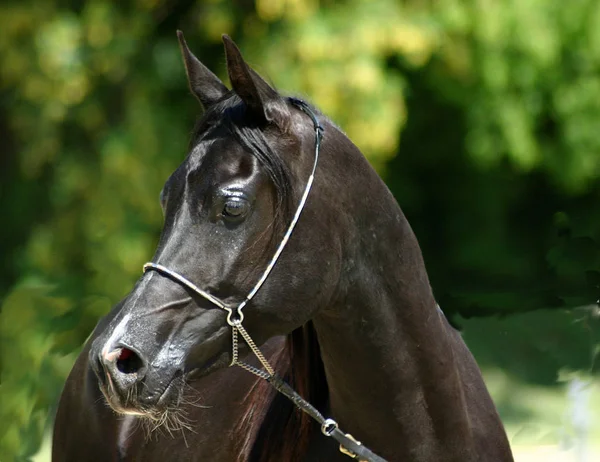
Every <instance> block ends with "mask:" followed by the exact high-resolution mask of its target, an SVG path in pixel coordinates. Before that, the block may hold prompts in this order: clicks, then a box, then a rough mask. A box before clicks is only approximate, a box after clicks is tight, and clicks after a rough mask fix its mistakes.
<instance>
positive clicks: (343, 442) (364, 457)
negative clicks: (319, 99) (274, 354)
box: [143, 98, 386, 462]
mask: <svg viewBox="0 0 600 462" xmlns="http://www.w3.org/2000/svg"><path fill="white" fill-rule="evenodd" d="M290 101H291V103H292V104H294V105H295V106H297V107H298V108H299V109H301V110H302V111H303V112H304V113H305V114H307V115H308V116H309V117H310V118H311V119H312V121H313V124H314V126H315V160H314V163H313V167H312V171H311V173H310V177H309V178H308V181H307V182H306V187H305V189H304V193H303V194H302V198H301V199H300V203H299V204H298V208H297V209H296V213H295V214H294V217H293V219H292V221H291V223H290V226H289V227H288V229H287V231H286V233H285V235H284V236H283V239H282V240H281V242H280V243H279V247H277V250H276V251H275V254H274V255H273V258H272V259H271V261H270V262H269V264H268V265H267V268H266V269H265V271H264V272H263V274H262V276H261V277H260V279H259V280H258V282H257V283H256V285H255V286H254V288H253V289H252V290H251V291H250V292H249V293H248V295H247V296H246V298H245V299H244V300H243V301H242V302H241V303H240V304H239V305H238V306H237V307H236V308H235V309H234V308H232V307H230V306H228V305H227V304H225V303H224V302H223V301H221V300H220V299H219V298H217V297H215V296H214V295H211V294H210V293H208V292H206V291H205V290H202V289H201V288H199V287H198V286H196V285H195V284H194V283H193V282H191V281H190V280H188V279H187V278H185V277H183V276H182V275H180V274H179V273H176V272H175V271H172V270H170V269H169V268H167V267H165V266H163V265H160V264H158V263H154V262H148V263H146V264H145V265H144V267H143V269H144V273H146V272H147V271H151V270H153V271H156V272H158V273H159V274H162V275H163V276H168V277H170V278H172V279H174V280H175V281H177V282H179V283H180V284H182V285H184V286H186V287H188V288H189V289H191V290H192V291H194V292H196V293H197V294H198V295H200V296H202V297H203V298H205V299H206V300H208V301H210V302H211V303H213V304H214V305H216V306H217V307H219V308H221V309H222V310H224V311H226V312H227V324H229V325H230V326H231V343H232V351H231V363H230V367H231V366H239V367H241V368H243V369H245V370H246V371H248V372H250V373H252V374H254V375H256V376H258V377H260V378H261V379H264V380H266V381H268V382H269V383H270V384H271V385H272V386H273V387H274V388H275V389H276V390H277V391H278V392H280V393H281V394H283V395H284V396H285V397H287V398H288V399H289V400H291V401H292V402H293V403H294V405H296V407H297V408H298V409H300V410H301V411H303V412H305V413H307V414H308V415H309V416H311V417H312V418H313V419H314V420H316V421H317V422H318V423H319V425H321V432H322V433H323V434H324V435H325V436H330V437H332V438H333V439H335V440H336V441H337V442H338V443H339V444H340V451H341V452H342V453H343V454H346V455H347V456H349V457H352V458H353V459H356V460H359V461H360V462H386V460H385V459H383V458H381V457H379V456H378V455H377V454H374V453H373V452H372V451H371V450H370V449H368V448H367V447H365V446H364V445H363V444H362V443H361V442H360V441H357V440H356V439H354V437H353V436H352V435H350V434H349V433H344V432H342V431H341V430H340V429H339V426H338V424H337V422H336V421H335V420H333V419H327V418H325V417H323V415H322V414H321V413H320V412H319V411H318V410H317V409H316V408H315V407H314V406H313V405H311V404H310V403H309V402H308V401H306V400H305V399H304V398H302V396H300V395H299V394H298V393H297V392H296V391H295V390H294V389H293V388H292V387H290V386H289V385H288V384H287V383H286V382H285V381H284V380H283V379H282V378H281V377H279V376H278V375H277V374H276V373H275V370H274V369H273V367H272V366H271V365H270V364H269V362H268V361H267V359H266V358H265V357H264V355H263V354H262V352H261V351H260V349H259V348H258V347H257V346H256V343H254V340H252V337H250V334H248V331H247V330H246V329H245V328H244V326H243V325H242V322H243V320H244V312H243V311H242V310H243V309H244V307H245V306H246V305H247V304H248V302H249V301H250V300H252V298H253V297H254V295H256V293H257V292H258V290H259V289H260V288H261V286H262V285H263V284H264V282H265V281H266V280H267V277H268V276H269V274H270V273H271V271H272V270H273V268H274V267H275V264H276V263H277V260H278V259H279V256H280V255H281V252H283V249H284V247H285V246H286V244H287V242H288V240H289V238H290V236H291V234H292V231H293V230H294V228H295V227H296V223H297V222H298V219H299V218H300V214H301V213H302V209H303V208H304V204H305V203H306V199H307V198H308V194H309V193H310V190H311V187H312V184H313V181H314V178H315V171H316V169H317V162H318V160H319V148H320V146H321V139H322V138H323V127H322V126H321V125H320V124H319V120H318V119H317V117H316V116H315V114H314V113H313V111H312V110H311V109H310V107H309V106H308V105H307V104H306V103H305V102H304V101H301V100H299V99H295V98H290ZM234 311H235V313H234ZM238 334H239V335H241V336H242V338H243V339H244V342H246V345H248V347H249V348H250V350H251V351H252V353H254V355H255V356H256V357H257V358H258V360H259V362H260V363H261V365H262V366H263V367H264V370H262V369H259V368H257V367H254V366H252V365H250V364H247V363H245V362H243V361H240V360H239V357H238V344H239V339H238Z"/></svg>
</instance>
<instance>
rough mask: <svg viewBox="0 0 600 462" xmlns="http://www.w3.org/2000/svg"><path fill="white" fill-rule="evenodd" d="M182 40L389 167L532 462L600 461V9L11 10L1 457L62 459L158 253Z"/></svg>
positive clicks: (32, 6)
mask: <svg viewBox="0 0 600 462" xmlns="http://www.w3.org/2000/svg"><path fill="white" fill-rule="evenodd" d="M178 28H179V29H183V30H184V31H185V32H186V36H187V39H188V43H189V44H190V46H191V47H192V49H193V50H194V51H195V52H196V54H197V55H198V56H199V57H200V58H201V60H202V61H203V62H204V63H205V64H207V65H208V66H209V67H210V68H211V69H213V70H214V71H215V72H216V73H217V74H218V75H219V76H221V77H222V78H223V79H225V80H226V72H225V62H224V56H223V51H222V45H221V42H220V37H221V34H222V33H228V34H230V35H231V36H232V37H233V38H234V40H236V41H237V43H238V44H239V45H240V47H241V49H242V51H243V52H244V54H245V56H246V57H247V59H248V61H249V62H251V63H252V64H253V65H254V67H255V68H256V69H257V70H258V71H259V72H260V73H262V74H263V75H265V76H267V77H268V78H270V79H271V80H272V81H273V82H274V83H275V84H276V85H277V86H278V87H279V88H280V89H282V90H284V91H286V90H287V91H291V92H294V93H299V94H301V95H303V96H305V97H307V98H309V99H310V100H312V101H313V102H315V103H316V104H317V105H318V106H319V107H320V108H322V109H323V111H324V112H325V113H326V114H328V115H330V116H331V118H332V119H333V120H334V121H336V122H337V123H338V124H339V125H340V126H341V127H342V128H343V129H344V130H345V131H346V133H347V134H348V135H349V137H350V138H351V139H352V140H354V141H355V143H356V144H357V145H358V146H359V147H360V148H361V149H362V151H363V152H364V153H365V155H366V156H367V157H368V158H369V160H370V161H371V163H372V164H373V165H374V166H375V167H376V168H377V169H378V171H379V172H380V174H381V175H382V176H383V177H384V178H385V180H386V181H387V183H388V185H389V186H390V188H391V189H392V191H393V192H394V194H395V195H396V197H397V198H398V201H399V203H400V204H401V206H402V208H403V209H404V211H405V213H406V215H407V216H408V218H409V221H410V222H411V224H412V225H413V228H414V229H415V232H416V234H417V236H418V238H419V240H420V243H421V245H422V248H423V252H424V255H425V260H426V263H427V265H428V268H429V272H430V276H431V280H432V284H433V287H434V289H435V292H436V296H437V298H438V300H439V302H440V304H441V306H442V308H443V309H444V311H445V312H446V313H447V315H448V316H449V317H450V318H451V319H452V320H453V322H454V323H455V324H456V325H457V326H459V327H460V328H461V329H462V330H463V332H464V336H465V339H466V340H467V342H468V344H469V346H470V347H471V349H472V350H473V352H474V353H475V355H476V357H477V359H478V361H479V363H480V365H481V367H482V369H483V371H484V373H485V377H486V380H487V383H488V385H489V387H490V389H491V391H492V393H493V395H494V398H495V400H496V403H497V405H498V408H499V410H500V412H501V414H502V418H503V420H504V422H505V424H506V426H507V430H508V433H509V437H510V439H511V441H512V443H513V445H514V446H515V448H517V450H518V453H519V456H518V458H517V460H521V461H526V460H544V461H549V460H561V461H563V460H564V461H567V460H573V461H584V460H589V461H591V460H599V459H598V457H600V456H597V454H598V452H597V450H598V447H599V445H600V428H599V427H600V423H599V422H598V419H599V418H600V417H599V416H600V398H599V395H600V387H599V384H600V382H599V380H598V367H594V362H595V360H596V359H597V356H598V355H599V353H600V308H599V307H598V305H597V304H596V300H597V299H598V298H599V297H600V213H599V212H600V208H599V205H600V2H598V1H597V0H579V1H576V2H569V3H568V4H567V3H565V2H564V1H563V0H503V1H500V0H498V1H492V0H435V1H428V0H406V1H398V0H372V1H359V0H346V1H333V0H320V1H319V0H255V1H251V0H237V1H223V0H204V1H202V0H197V1H177V0H132V1H129V2H117V1H114V2H111V1H108V0H89V1H73V0H38V1H35V0H34V1H27V0H18V1H17V0H12V1H11V0H4V1H3V2H2V3H1V4H0V153H1V155H0V223H1V226H0V236H1V239H0V258H1V265H0V347H1V349H0V368H1V369H0V373H1V376H0V377H1V378H0V400H1V401H0V406H1V407H0V460H1V461H3V462H4V461H12V460H29V459H30V458H31V457H33V456H34V455H35V454H37V456H36V460H40V461H41V460H48V457H49V456H48V449H47V447H48V437H47V435H48V434H49V431H50V429H51V424H52V416H53V412H54V409H55V406H56V402H57V399H58V396H59V393H60V390H61V387H62V384H63V382H64V379H65V377H66V375H67V374H68V372H69V370H70V367H71V365H72V363H73V361H74V359H75V357H76V355H77V352H78V351H79V349H80V347H81V345H82V343H83V342H84V341H85V339H86V337H87V336H88V335H89V334H90V332H91V330H92V329H93V327H94V325H95V323H96V321H97V320H98V318H99V317H100V316H102V315H103V314H105V313H106V312H107V311H108V310H109V309H110V307H111V305H112V304H114V303H115V302H116V301H117V300H119V299H120V298H121V297H122V296H123V295H124V294H125V293H127V291H128V290H129V289H130V288H131V286H132V284H133V282H134V281H135V280H136V279H137V278H138V277H139V275H140V270H141V265H142V263H143V262H145V261H146V260H147V259H148V258H149V257H150V256H151V255H152V253H153V249H154V246H155V244H156V240H157V236H158V233H159V231H160V227H161V222H162V215H161V212H160V209H159V203H158V193H159V191H160V189H161V188H162V184H163V182H164V180H165V179H166V178H167V176H168V175H169V173H170V172H171V171H172V170H173V169H174V168H175V167H176V166H177V165H178V164H179V162H181V160H182V159H183V157H184V155H185V150H186V145H187V141H188V136H189V132H190V130H191V129H192V126H193V123H194V120H195V118H196V117H197V116H198V114H199V107H198V105H197V103H196V101H195V100H194V98H192V97H191V96H190V95H189V94H188V90H187V85H186V81H185V76H184V70H183V66H182V63H181V58H180V55H179V50H178V45H177V40H176V37H175V30H176V29H178ZM596 362H597V361H596ZM44 441H45V443H44V444H45V446H44V448H45V449H43V450H42V452H41V453H40V452H39V451H40V445H41V444H42V443H43V442H44ZM595 451H596V452H595ZM594 454H596V455H594ZM552 457H555V459H552Z"/></svg>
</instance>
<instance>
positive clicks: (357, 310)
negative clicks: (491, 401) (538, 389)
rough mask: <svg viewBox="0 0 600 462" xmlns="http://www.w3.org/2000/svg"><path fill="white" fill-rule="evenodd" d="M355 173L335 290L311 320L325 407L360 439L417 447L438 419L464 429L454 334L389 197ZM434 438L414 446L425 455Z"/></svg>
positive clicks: (435, 430) (433, 433)
mask: <svg viewBox="0 0 600 462" xmlns="http://www.w3.org/2000/svg"><path fill="white" fill-rule="evenodd" d="M371 175H375V174H374V172H373V173H371ZM362 180H363V181H362V182H361V183H362V184H363V185H364V184H368V185H369V186H367V187H366V191H365V190H364V189H363V190H362V191H361V192H360V194H361V200H362V204H365V206H364V207H363V208H364V210H359V211H353V213H354V216H353V218H352V220H355V221H356V222H357V223H362V227H363V229H360V230H357V231H355V234H354V236H353V237H352V242H353V243H352V244H350V243H348V244H349V248H350V250H349V251H348V253H347V254H346V255H345V256H344V262H345V268H344V271H343V274H342V277H341V280H342V282H341V287H340V291H339V293H340V295H339V297H338V299H337V300H336V301H335V303H334V304H333V306H331V307H330V308H329V309H328V310H325V311H324V312H323V313H321V314H320V315H319V316H318V318H316V319H315V328H316V331H317V335H318V339H319V344H320V347H321V354H322V358H323V363H324V366H325V371H326V376H327V381H328V386H329V393H330V413H331V414H332V415H333V417H334V418H335V419H337V420H338V421H339V424H340V426H341V427H342V429H343V430H345V431H348V432H350V433H353V432H355V433H356V434H355V437H357V438H359V439H361V438H363V439H364V441H365V443H366V444H368V443H367V441H368V442H370V443H371V444H373V445H374V446H375V447H386V445H387V446H390V445H391V447H394V448H396V452H395V453H393V454H396V455H397V454H398V452H397V448H398V447H399V446H400V445H403V444H405V446H404V447H405V449H406V451H407V453H414V452H415V451H417V452H418V451H420V450H421V449H419V448H418V447H415V445H419V444H421V445H423V444H430V442H431V441H434V440H436V439H439V437H440V435H439V433H440V430H443V428H442V429H441V428H440V426H442V427H446V426H448V425H453V426H455V428H454V429H455V430H456V431H458V433H460V434H463V436H464V433H463V432H461V431H460V430H461V429H460V428H458V427H460V426H463V427H464V426H466V427H465V428H464V430H465V431H469V429H468V428H467V427H468V419H466V413H465V412H466V411H465V407H464V396H463V394H462V387H461V384H460V379H459V377H458V372H457V361H458V360H457V358H456V357H455V353H454V347H455V342H456V341H457V337H456V336H455V335H454V333H453V332H451V329H450V328H449V327H448V324H447V322H446V320H445V319H444V317H443V315H442V314H441V313H440V312H439V310H438V309H437V305H436V303H435V300H434V297H433V294H432V291H431V288H430V285H429V280H428V277H427V274H426V271H425V267H424V264H423V260H422V255H421V251H420V249H419V246H418V244H417V241H416V238H415V236H414V234H413V232H412V230H411V229H410V226H409V225H408V223H407V221H406V219H405V218H404V216H403V214H402V212H401V211H400V209H399V208H398V206H397V204H396V203H395V200H394V199H393V198H392V196H391V194H390V193H389V192H388V191H387V189H386V188H385V186H384V185H383V184H382V183H381V182H379V181H378V179H377V180H376V181H375V185H374V186H373V187H371V186H370V183H371V182H367V183H365V178H364V177H363V179H362ZM359 184H360V183H359ZM382 188H383V189H382ZM357 214H358V215H359V216H358V217H357ZM361 214H362V216H360V215H361ZM365 224H368V225H365ZM360 227H361V226H359V225H357V226H356V228H360ZM365 228H366V229H365ZM458 340H459V339H458ZM459 341H460V340H459ZM461 354H462V353H461ZM403 442H404V443H403ZM433 446H435V445H432V447H430V448H429V449H423V451H425V452H423V453H422V454H423V455H424V454H426V453H429V454H430V456H432V455H433V451H437V450H438V449H436V448H435V447H433ZM423 460H429V459H428V458H427V457H426V458H423Z"/></svg>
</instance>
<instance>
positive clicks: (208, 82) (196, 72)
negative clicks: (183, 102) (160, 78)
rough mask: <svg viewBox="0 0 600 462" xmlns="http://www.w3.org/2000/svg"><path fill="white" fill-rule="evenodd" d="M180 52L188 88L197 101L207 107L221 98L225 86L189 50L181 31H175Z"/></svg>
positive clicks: (225, 90) (224, 91) (225, 89)
mask: <svg viewBox="0 0 600 462" xmlns="http://www.w3.org/2000/svg"><path fill="white" fill-rule="evenodd" d="M177 38H178V39H179V46H180V48H181V54H182V55H183V62H184V64H185V72H186V74H187V78H188V83H189V85H190V90H191V91H192V93H193V94H194V96H196V98H198V101H200V103H201V104H202V106H204V109H208V107H209V106H211V105H212V104H214V103H215V102H216V101H218V100H219V99H221V98H222V97H223V95H225V93H227V91H228V90H227V87H226V86H225V85H224V84H223V82H221V80H220V79H219V77H217V76H216V75H215V74H213V73H212V72H211V71H210V70H209V69H208V68H207V67H206V66H205V65H204V64H202V63H201V62H200V60H199V59H198V58H196V57H195V56H194V54H193V53H192V52H191V51H190V49H189V48H188V46H187V43H186V41H185V38H184V37H183V32H181V31H180V30H178V31H177Z"/></svg>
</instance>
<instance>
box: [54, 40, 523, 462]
mask: <svg viewBox="0 0 600 462" xmlns="http://www.w3.org/2000/svg"><path fill="white" fill-rule="evenodd" d="M178 37H179V43H180V48H181V52H182V55H183V62H184V64H185V70H186V75H187V78H188V83H189V88H190V91H191V93H192V94H193V95H194V96H195V97H196V98H197V99H198V101H199V102H200V105H201V106H202V108H203V110H204V111H203V115H202V117H201V118H200V119H199V121H198V122H197V123H196V126H195V128H194V131H193V133H192V139H191V142H190V148H189V152H188V154H187V157H186V158H185V160H184V161H183V162H182V163H181V165H180V166H179V167H178V168H177V169H176V170H175V171H174V172H173V173H172V174H171V176H170V177H169V178H168V179H167V181H166V183H165V185H164V188H163V190H162V192H161V194H160V203H161V207H162V210H163V214H164V226H163V229H162V232H161V235H160V239H159V242H158V245H157V248H156V252H155V255H154V257H153V259H152V261H151V262H149V263H148V264H146V265H145V267H144V272H143V274H142V276H141V277H140V279H139V280H138V281H137V282H136V284H135V286H134V287H133V288H132V290H131V292H130V293H129V294H128V295H127V296H125V298H123V299H122V300H121V301H120V302H119V303H118V304H117V305H116V306H115V307H114V308H113V309H112V310H111V312H110V313H109V314H108V315H107V316H106V317H104V318H103V319H101V320H100V321H99V323H98V325H97V326H96V328H95V329H94V332H93V333H92V335H91V336H90V338H89V340H88V341H87V343H86V345H85V346H84V348H83V350H82V352H81V354H80V355H79V357H78V359H77V360H76V362H75V364H74V366H73V369H72V371H71V373H70V375H69V377H68V379H67V381H66V383H65V386H64V389H63V393H62V395H61V398H60V402H59V406H58V410H57V413H56V420H55V427H54V435H53V449H52V455H53V460H55V461H67V462H68V461H82V460H94V461H134V460H135V461H137V460H139V461H164V460H169V461H177V460H182V461H183V460H185V461H192V460H194V461H205V460H209V461H216V462H220V461H227V462H229V461H240V462H241V461H302V460H305V461H344V460H348V456H350V457H352V458H355V459H358V460H388V461H402V462H408V461H415V462H417V461H418V462H433V461H435V462H439V461H456V462H468V461H478V462H482V461H490V462H491V461H494V462H505V461H512V460H513V457H512V454H511V450H510V446H509V443H508V439H507V436H506V433H505V430H504V428H503V425H502V423H501V420H500V418H499V416H498V413H497V411H496V408H495V406H494V403H493V401H492V399H491V397H490V395H489V393H488V391H487V389H486V386H485V384H484V381H483V378H482V375H481V372H480V370H479V368H478V366H477V364H476V362H475V360H474V358H473V356H472V355H471V353H470V351H469V350H468V348H467V346H466V345H465V343H464V342H463V340H462V338H461V336H460V333H459V332H458V331H457V330H455V329H454V327H452V326H451V325H450V323H449V322H448V320H447V319H446V317H445V316H444V314H443V312H442V311H441V310H440V308H439V306H438V305H437V303H436V300H435V298H434V295H433V291H432V288H431V286H430V283H429V279H428V276H427V272H426V269H425V264H424V261H423V257H422V253H421V250H420V248H419V244H418V242H417V239H416V237H415V235H414V233H413V232H412V230H411V227H410V225H409V223H408V221H407V219H406V218H405V216H404V215H403V213H402V211H401V209H400V207H399V205H398V203H397V202H396V200H395V198H394V197H393V196H392V194H391V193H390V191H389V190H388V188H387V187H386V185H385V183H384V182H383V181H382V179H381V178H380V177H379V176H378V175H377V173H376V172H375V170H374V169H373V168H372V167H371V166H370V164H369V163H368V161H367V160H366V158H365V157H364V156H363V154H362V153H361V152H360V151H359V149H358V148H357V147H356V146H355V145H354V144H353V143H352V142H351V141H350V140H349V139H348V137H347V136H346V135H345V134H344V133H343V132H342V131H341V130H340V129H339V128H338V127H337V126H336V125H335V124H334V123H333V122H332V121H331V120H329V119H328V118H326V117H325V116H324V115H323V114H321V113H320V112H319V111H318V110H317V109H316V108H315V107H314V106H312V105H310V104H308V103H305V102H303V101H301V100H298V99H296V98H293V97H287V96H284V95H282V94H281V93H279V92H278V91H277V90H276V89H275V88H274V87H273V86H272V85H270V84H269V83H268V82H267V81H266V80H265V79H263V78H262V77H261V76H260V75H259V74H258V73H257V72H255V71H254V70H253V69H252V68H251V67H250V66H249V65H248V63H247V62H246V61H245V60H244V58H243V56H242V54H241V52H240V50H239V48H238V47H237V45H236V44H235V43H234V42H233V41H232V40H231V39H230V38H229V37H228V36H226V35H224V36H223V43H224V48H225V56H226V63H227V72H228V75H229V80H230V83H231V87H232V88H231V90H230V89H228V88H227V87H226V85H225V84H224V83H223V82H222V81H221V80H220V79H219V78H218V77H217V76H216V75H215V74H213V73H212V72H211V71H210V70H209V69H208V68H207V67H206V66H204V65H203V64H202V63H201V62H200V61H199V60H198V58H197V57H196V56H195V55H194V54H193V53H192V52H191V51H190V49H189V48H188V46H187V44H186V41H185V39H184V37H183V34H182V33H181V32H180V31H178ZM317 160H318V162H317ZM300 212H301V213H300ZM292 231H293V232H292ZM240 358H246V359H245V362H242V361H241V360H240ZM228 366H232V367H228ZM237 366H242V367H237ZM294 390H296V391H294ZM279 391H282V392H283V394H282V393H279ZM289 398H291V399H289ZM307 410H308V411H307ZM303 411H307V412H308V413H306V412H303ZM315 416H316V417H315ZM319 416H327V419H321V417H319ZM315 419H317V420H315ZM319 419H321V420H319ZM341 429H343V431H341ZM346 432H347V433H346ZM332 434H333V436H335V435H338V436H339V438H336V439H337V441H335V440H334V439H332V438H330V437H329V436H332ZM339 441H342V444H341V445H339V444H338V442H339ZM369 451H371V452H369ZM364 454H367V455H364ZM369 454H370V455H369Z"/></svg>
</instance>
